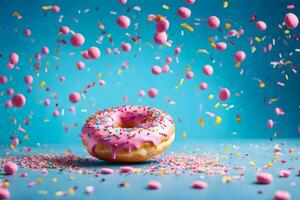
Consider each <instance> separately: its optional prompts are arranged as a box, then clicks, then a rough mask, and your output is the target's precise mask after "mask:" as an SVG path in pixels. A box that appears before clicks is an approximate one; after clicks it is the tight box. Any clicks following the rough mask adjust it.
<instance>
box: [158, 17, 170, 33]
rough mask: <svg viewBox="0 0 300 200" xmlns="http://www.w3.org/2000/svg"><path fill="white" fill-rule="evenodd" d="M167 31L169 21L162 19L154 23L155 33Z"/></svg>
mask: <svg viewBox="0 0 300 200" xmlns="http://www.w3.org/2000/svg"><path fill="white" fill-rule="evenodd" d="M168 29H169V21H168V20H167V19H162V20H160V21H158V22H157V23H156V31H157V32H165V31H167V30H168Z"/></svg>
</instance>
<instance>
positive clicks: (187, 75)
mask: <svg viewBox="0 0 300 200" xmlns="http://www.w3.org/2000/svg"><path fill="white" fill-rule="evenodd" d="M185 77H186V78H187V79H192V78H193V77H194V72H192V71H188V72H187V73H186V74H185Z"/></svg>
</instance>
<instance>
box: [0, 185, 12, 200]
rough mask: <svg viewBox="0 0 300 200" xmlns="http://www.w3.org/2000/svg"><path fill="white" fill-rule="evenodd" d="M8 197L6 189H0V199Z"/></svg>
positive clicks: (8, 193)
mask: <svg viewBox="0 0 300 200" xmlns="http://www.w3.org/2000/svg"><path fill="white" fill-rule="evenodd" d="M9 197H10V192H9V190H8V189H6V188H4V187H0V199H3V200H4V199H9Z"/></svg>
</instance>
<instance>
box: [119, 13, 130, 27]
mask: <svg viewBox="0 0 300 200" xmlns="http://www.w3.org/2000/svg"><path fill="white" fill-rule="evenodd" d="M117 24H118V25H119V26H120V27H121V28H128V27H129V26H130V19H129V18H128V17H127V16H125V15H121V16H119V17H118V18H117Z"/></svg>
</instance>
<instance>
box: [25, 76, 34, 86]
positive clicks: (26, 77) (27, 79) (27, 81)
mask: <svg viewBox="0 0 300 200" xmlns="http://www.w3.org/2000/svg"><path fill="white" fill-rule="evenodd" d="M24 82H25V83H26V84H28V85H30V84H32V83H33V77H32V76H31V75H27V76H25V77H24Z"/></svg>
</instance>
